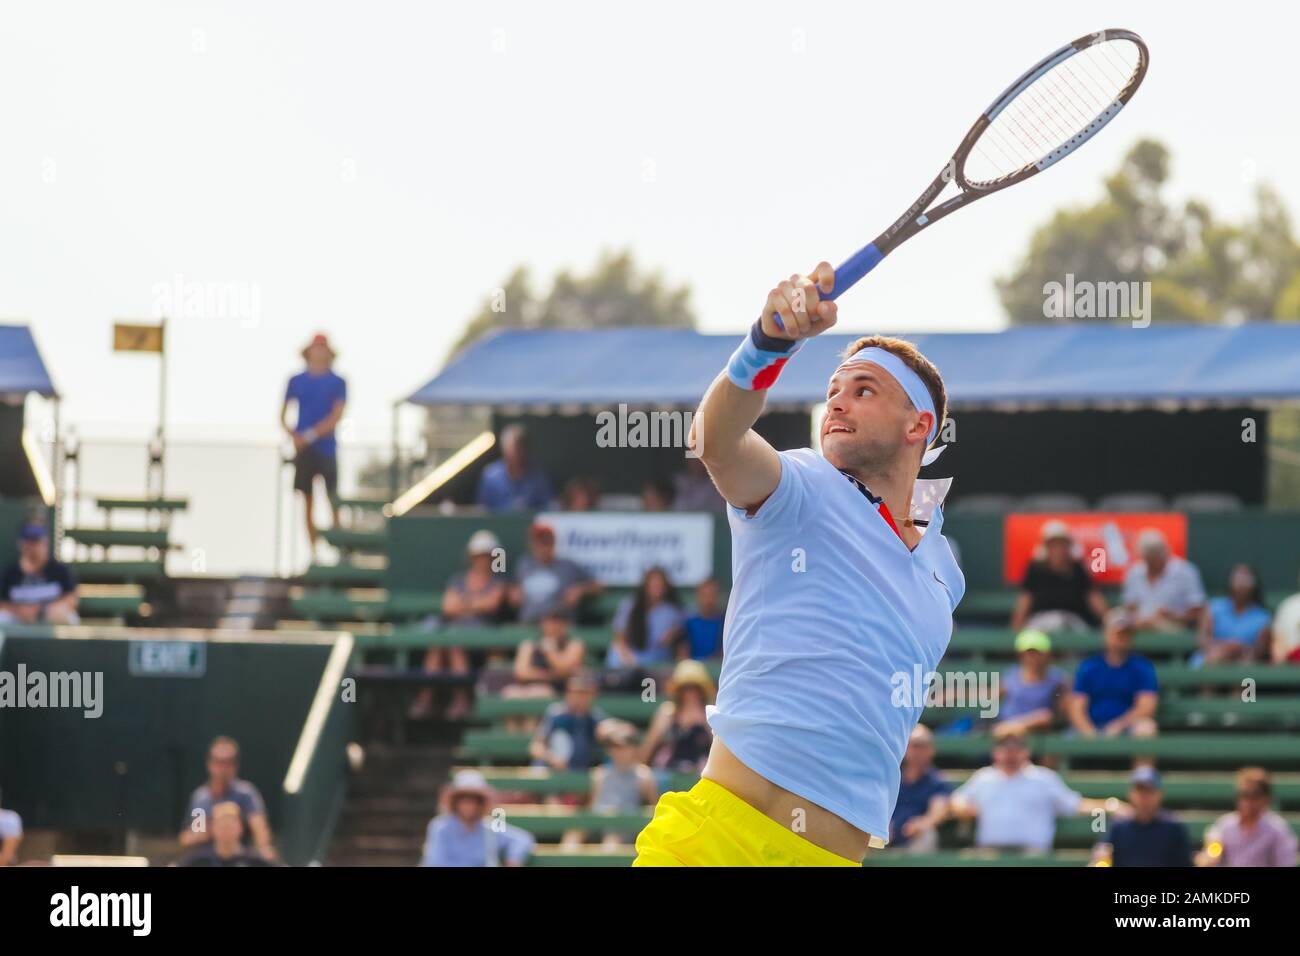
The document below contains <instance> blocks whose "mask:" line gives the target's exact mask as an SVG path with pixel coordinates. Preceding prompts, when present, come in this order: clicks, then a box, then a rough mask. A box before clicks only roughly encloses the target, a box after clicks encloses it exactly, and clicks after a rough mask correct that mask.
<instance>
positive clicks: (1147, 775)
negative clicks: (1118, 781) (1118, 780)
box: [1129, 767, 1164, 790]
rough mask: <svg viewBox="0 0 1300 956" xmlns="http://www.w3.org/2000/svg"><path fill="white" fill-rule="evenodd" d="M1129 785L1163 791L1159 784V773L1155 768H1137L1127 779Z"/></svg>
mask: <svg viewBox="0 0 1300 956" xmlns="http://www.w3.org/2000/svg"><path fill="white" fill-rule="evenodd" d="M1129 783H1130V784H1132V785H1133V786H1135V787H1150V788H1151V789H1153V790H1163V789H1164V787H1163V786H1162V785H1161V783H1160V773H1159V772H1158V771H1157V770H1156V768H1155V767H1138V768H1137V769H1136V770H1134V771H1133V776H1132V777H1130V778H1129Z"/></svg>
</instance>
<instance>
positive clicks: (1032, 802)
mask: <svg viewBox="0 0 1300 956" xmlns="http://www.w3.org/2000/svg"><path fill="white" fill-rule="evenodd" d="M1099 809H1100V810H1106V811H1108V812H1111V813H1114V812H1117V811H1120V810H1124V809H1127V804H1125V803H1124V802H1123V801H1121V800H1116V799H1114V798H1112V799H1110V800H1087V799H1084V798H1083V797H1082V796H1080V795H1079V794H1078V793H1075V792H1074V791H1073V790H1071V789H1070V788H1069V787H1067V786H1066V785H1065V781H1064V780H1062V779H1061V778H1060V776H1059V775H1058V774H1057V773H1056V771H1055V770H1049V769H1048V768H1047V767H1040V766H1038V765H1037V764H1034V763H1032V762H1030V759H1029V746H1028V744H1027V743H1026V742H1025V738H1024V737H1023V736H1021V735H1020V734H1007V735H1006V736H1004V737H1000V738H999V739H998V740H997V742H996V743H994V745H993V765H992V766H990V767H984V768H983V769H981V770H977V771H975V773H973V774H971V777H970V779H969V780H967V781H966V782H965V783H964V784H962V785H961V786H960V787H958V788H957V789H956V791H954V792H953V795H952V797H951V799H950V800H949V801H948V811H949V814H950V815H951V816H954V817H958V818H966V819H970V818H974V819H975V820H976V824H975V844H976V845H977V846H981V847H1008V848H1015V849H1020V850H1027V851H1030V852H1033V853H1047V852H1048V851H1050V850H1051V848H1052V842H1053V841H1054V840H1055V839H1056V818H1057V817H1065V816H1075V815H1076V814H1086V813H1092V812H1093V811H1094V810H1099Z"/></svg>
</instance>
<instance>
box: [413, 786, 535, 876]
mask: <svg viewBox="0 0 1300 956" xmlns="http://www.w3.org/2000/svg"><path fill="white" fill-rule="evenodd" d="M494 799H495V798H494V796H493V793H492V788H491V787H489V786H488V782H487V780H486V779H485V778H484V777H483V774H481V773H479V772H478V771H477V770H461V771H458V772H457V774H456V776H455V777H453V778H452V781H451V783H450V784H448V785H447V789H446V790H445V791H444V792H443V795H442V811H441V812H440V813H439V814H438V815H437V816H436V817H434V818H433V819H432V820H430V821H429V828H428V830H427V831H426V832H425V837H424V855H423V857H422V859H421V860H420V865H421V866H524V865H526V864H527V863H528V858H529V857H530V856H532V853H533V846H534V844H535V843H536V842H537V841H536V840H535V839H533V835H532V834H531V833H529V832H528V831H527V830H522V829H520V828H519V827H516V826H511V825H510V824H508V823H505V822H504V821H498V820H495V819H494V820H492V822H491V823H487V822H485V821H484V817H486V816H487V814H488V809H489V808H490V807H491V806H492V804H493V802H494Z"/></svg>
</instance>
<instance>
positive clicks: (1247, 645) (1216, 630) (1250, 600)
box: [1199, 564, 1273, 664]
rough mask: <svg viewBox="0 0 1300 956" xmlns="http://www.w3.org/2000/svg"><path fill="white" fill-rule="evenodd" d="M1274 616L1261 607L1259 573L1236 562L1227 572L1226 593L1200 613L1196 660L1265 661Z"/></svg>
mask: <svg viewBox="0 0 1300 956" xmlns="http://www.w3.org/2000/svg"><path fill="white" fill-rule="evenodd" d="M1272 621H1273V616H1272V615H1271V614H1269V613H1268V608H1266V607H1264V593H1263V591H1262V590H1261V589H1260V586H1259V575H1258V574H1256V573H1255V569H1254V568H1252V567H1251V566H1250V565H1248V564H1238V565H1237V566H1236V567H1234V568H1233V569H1232V573H1230V574H1229V575H1228V593H1227V595H1226V596H1225V597H1217V598H1214V599H1213V600H1212V601H1210V603H1209V606H1208V607H1206V609H1205V611H1204V613H1202V615H1201V628H1200V635H1199V636H1200V644H1201V649H1200V652H1199V660H1200V661H1202V662H1204V663H1206V664H1229V663H1236V662H1238V661H1253V660H1261V661H1266V660H1268V657H1269V647H1270V645H1271V643H1272V637H1271V632H1270V629H1269V627H1270V625H1271V624H1272Z"/></svg>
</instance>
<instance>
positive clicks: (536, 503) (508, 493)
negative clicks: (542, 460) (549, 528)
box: [477, 425, 551, 512]
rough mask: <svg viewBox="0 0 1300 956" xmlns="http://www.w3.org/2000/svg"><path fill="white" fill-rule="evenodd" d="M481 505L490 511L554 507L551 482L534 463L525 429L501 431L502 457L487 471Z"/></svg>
mask: <svg viewBox="0 0 1300 956" xmlns="http://www.w3.org/2000/svg"><path fill="white" fill-rule="evenodd" d="M477 500H478V503H479V504H480V505H481V506H482V507H484V508H486V509H488V510H489V511H495V512H501V511H541V510H542V509H543V508H547V507H549V506H550V504H551V482H550V479H548V478H547V477H546V474H545V473H544V472H543V471H542V470H541V469H540V468H537V467H536V466H534V465H533V463H532V454H531V449H530V447H529V444H528V433H527V432H526V431H524V426H523V425H507V426H506V427H505V428H503V429H502V430H501V457H500V458H498V459H497V460H496V461H494V462H492V463H490V464H489V465H488V466H487V467H486V468H484V469H483V474H482V475H480V476H479V480H478V499H477Z"/></svg>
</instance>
